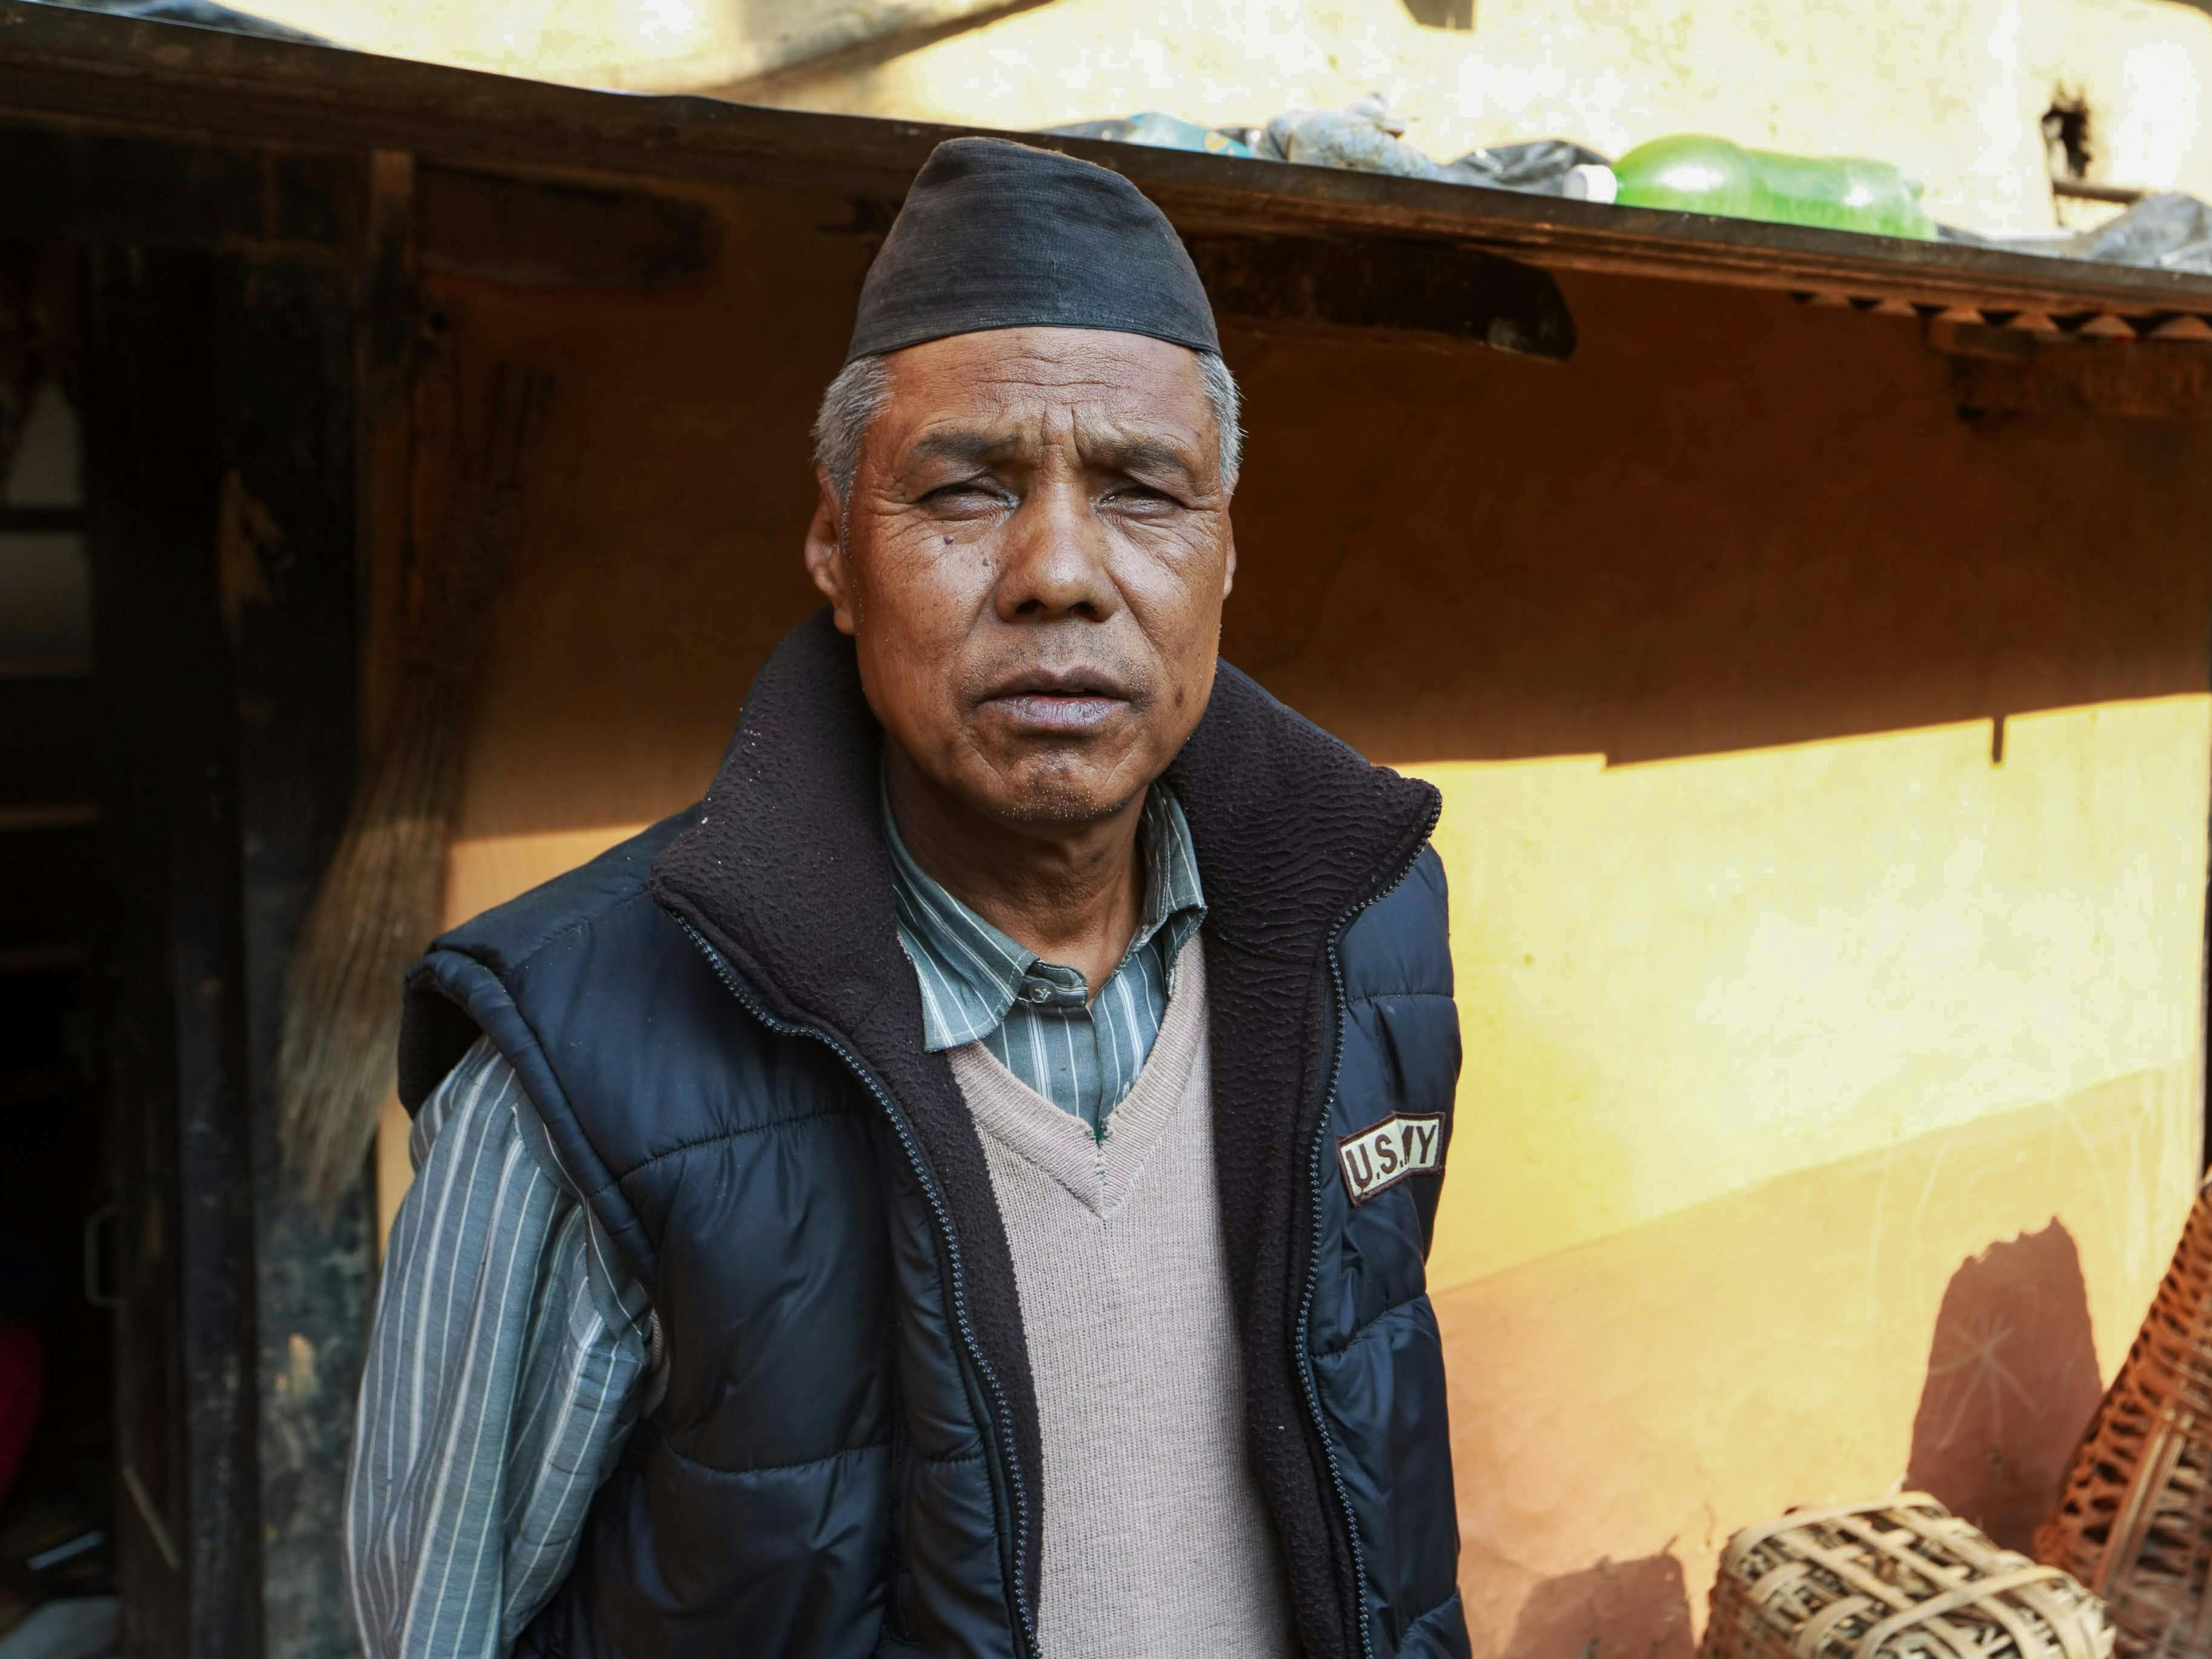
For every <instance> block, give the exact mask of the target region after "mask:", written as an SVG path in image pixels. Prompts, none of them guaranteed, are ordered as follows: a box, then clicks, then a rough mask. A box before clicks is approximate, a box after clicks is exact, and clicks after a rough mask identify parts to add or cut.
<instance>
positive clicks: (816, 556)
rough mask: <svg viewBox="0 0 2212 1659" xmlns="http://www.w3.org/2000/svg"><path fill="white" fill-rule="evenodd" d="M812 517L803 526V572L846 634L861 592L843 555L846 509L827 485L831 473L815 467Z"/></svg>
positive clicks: (858, 603)
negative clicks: (824, 600) (804, 549)
mask: <svg viewBox="0 0 2212 1659" xmlns="http://www.w3.org/2000/svg"><path fill="white" fill-rule="evenodd" d="M814 488H815V500H814V519H813V521H812V522H811V523H810V524H809V525H808V526H807V527H806V574H807V575H809V576H812V577H813V578H814V585H815V586H816V587H817V588H819V589H821V590H822V596H823V598H824V599H826V600H828V601H829V614H830V619H831V620H832V621H833V622H835V623H836V625H837V631H838V632H839V633H841V634H849V633H851V632H852V631H853V625H854V619H855V618H856V617H857V616H858V615H859V614H860V595H858V594H856V593H855V592H854V590H853V579H852V578H853V572H852V567H851V566H850V565H849V564H848V563H847V561H846V558H845V534H844V524H845V508H844V503H842V502H840V501H839V500H838V499H837V492H836V491H835V490H833V489H831V488H830V487H829V473H825V472H823V470H822V468H820V467H816V468H815V469H814Z"/></svg>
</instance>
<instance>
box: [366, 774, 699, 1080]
mask: <svg viewBox="0 0 2212 1659" xmlns="http://www.w3.org/2000/svg"><path fill="white" fill-rule="evenodd" d="M694 816H696V810H695V809H692V808H686V809H685V810H684V811H683V812H680V813H678V814H676V815H675V816H673V817H671V818H668V819H665V820H662V821H661V822H659V823H658V824H655V825H653V826H651V827H650V828H648V829H647V830H644V831H642V832H641V833H638V834H636V835H634V836H631V837H629V839H626V840H623V841H621V842H618V843H617V845H614V846H611V847H610V848H608V849H607V850H606V851H605V852H603V853H601V854H599V857H596V858H593V859H592V860H590V861H589V862H588V863H583V864H580V865H578V866H577V867H576V868H575V869H571V870H568V871H565V872H563V873H562V875H556V876H555V877H554V878H553V879H552V880H551V881H546V882H544V883H542V884H540V885H539V886H538V887H532V888H531V889H530V890H529V891H528V892H527V893H524V894H519V895H517V896H516V897H514V898H513V899H510V900H507V902H506V903H505V904H503V905H496V906H493V907H492V908H491V909H489V910H487V911H484V912H482V913H481V914H479V915H477V916H473V917H471V918H469V919H468V920H467V921H465V922H464V923H462V924H460V925H459V927H456V928H453V929H451V930H448V931H447V932H445V933H443V934H441V935H440V936H439V937H437V938H436V939H435V940H433V941H432V942H431V944H430V948H429V949H428V951H426V952H425V953H424V954H423V955H422V957H421V958H420V959H419V960H418V961H416V963H415V965H414V966H413V967H410V969H409V970H408V971H407V985H406V999H405V1004H404V1015H403V1017H402V1020H401V1023H400V1034H399V1095H400V1099H401V1100H402V1101H404V1102H405V1104H406V1106H407V1107H408V1109H409V1110H410V1112H411V1111H413V1110H415V1109H416V1107H418V1106H419V1105H420V1104H421V1102H422V1100H423V1099H424V1098H425V1097H426V1096H427V1095H428V1093H429V1091H430V1089H433V1088H434V1087H435V1086H436V1084H437V1083H438V1081H439V1079H441V1077H444V1076H445V1075H446V1073H447V1071H448V1070H450V1069H451V1068H452V1067H453V1064H454V1063H455V1062H456V1061H458V1060H459V1058H460V1057H461V1055H462V1054H463V1053H464V1052H466V1050H467V1048H468V1046H469V1045H470V1044H471V1043H472V1042H474V1041H475V1040H476V1039H477V1035H478V1034H485V1035H489V1036H490V1037H492V1038H493V1039H494V1040H495V1042H497V1043H498V1044H499V1046H500V1047H501V1050H502V1051H503V1052H507V1053H508V1054H509V1056H510V1058H512V1056H513V1051H514V1046H515V1043H514V1039H515V1037H516V1036H517V1035H518V1034H519V1033H520V1031H521V1030H522V1029H523V1028H527V1027H529V1026H531V1025H532V1021H531V1020H530V1019H529V1018H528V1017H526V1016H523V1015H522V1013H521V1010H520V1008H519V1006H518V1004H521V1003H532V1002H535V1001H538V1000H544V1001H546V1002H548V1003H549V1004H550V1005H555V1006H558V1005H562V1004H571V1005H573V1004H574V1003H575V1001H576V998H577V995H578V993H579V992H580V991H585V990H586V989H587V990H588V991H589V992H590V993H591V996H590V1001H591V1004H592V1007H593V1009H595V1010H596V1011H597V1012H598V1013H599V1015H600V1016H603V1017H609V1018H619V1009H617V1006H616V1004H617V1003H619V1002H620V1001H621V1000H622V999H623V997H625V996H626V995H629V994H630V993H632V992H633V991H644V990H646V989H647V988H649V987H650V986H651V985H653V982H654V981H655V980H657V979H661V978H663V977H665V973H666V971H667V970H668V968H669V967H671V959H674V960H677V961H685V962H687V963H696V957H695V956H693V955H691V953H690V946H689V942H688V941H686V940H685V939H684V936H683V934H682V932H681V930H678V927H677V925H676V924H675V923H674V922H673V921H671V919H670V918H668V917H667V916H666V915H665V914H664V913H663V912H661V911H660V909H659V906H656V905H654V903H653V898H652V894H651V892H650V891H649V889H648V886H647V883H648V881H649V880H650V877H651V875H652V870H653V859H654V858H655V857H658V856H659V852H660V850H661V849H662V848H663V847H665V846H666V845H668V843H669V842H670V841H671V840H673V839H675V838H676V837H677V836H678V834H680V833H682V832H683V830H684V827H685V826H686V825H687V824H689V823H690V820H692V818H693V817H694ZM656 970H659V971H656ZM533 991H536V992H537V993H539V994H538V995H533ZM517 1018H520V1019H521V1021H522V1024H521V1026H520V1027H515V1028H513V1030H510V1029H509V1028H510V1026H511V1025H512V1024H513V1022H514V1021H515V1020H516V1019H517Z"/></svg>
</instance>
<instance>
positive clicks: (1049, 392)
mask: <svg viewBox="0 0 2212 1659" xmlns="http://www.w3.org/2000/svg"><path fill="white" fill-rule="evenodd" d="M884 363H885V366H886V368H887V369H889V371H890V398H889V401H888V402H887V404H886V406H885V407H884V414H883V418H881V420H880V421H879V423H878V424H879V425H880V426H881V427H882V428H883V429H884V430H883V436H884V437H885V438H886V439H888V440H889V441H890V442H891V443H893V444H894V445H895V446H896V447H897V448H901V449H905V448H909V447H911V446H913V445H915V444H917V443H921V442H927V441H928V440H929V439H930V438H931V437H932V436H933V435H942V434H944V433H946V432H950V431H961V432H969V433H976V434H986V433H987V434H996V435H998V436H1000V438H1001V439H1002V440H1003V441H1004V442H1006V444H1008V445H1009V446H1014V447H1019V448H1029V447H1032V446H1041V445H1044V444H1048V443H1049V442H1054V441H1055V440H1056V439H1057V440H1064V439H1066V438H1069V437H1073V436H1079V435H1093V436H1118V437H1125V438H1127V437H1149V438H1152V439H1155V440H1158V441H1159V442H1169V443H1180V444H1188V445H1190V446H1192V447H1198V446H1202V445H1204V444H1206V443H1209V442H1212V436H1213V435H1212V407H1211V406H1210V405H1209V404H1208V402H1207V400H1206V382H1205V379H1204V376H1203V375H1202V374H1201V373H1200V368H1199V361H1198V356H1197V354H1196V353H1195V352H1194V351H1191V350H1190V349H1189V348H1188V347H1187V346H1182V345H1173V344H1170V342H1168V341H1165V340H1158V339H1151V338H1149V337H1147V336H1146V335H1141V334H1124V333H1114V332H1107V331H1105V330H1101V329H1082V328H1003V329H994V330H990V331H987V332H979V333H971V334H957V335H953V336H951V337H949V338H947V339H939V340H931V341H929V342H927V344H925V345H915V346H909V347H908V348H907V349H906V350H904V351H896V352H893V353H892V354H891V355H890V357H886V358H885V359H884Z"/></svg>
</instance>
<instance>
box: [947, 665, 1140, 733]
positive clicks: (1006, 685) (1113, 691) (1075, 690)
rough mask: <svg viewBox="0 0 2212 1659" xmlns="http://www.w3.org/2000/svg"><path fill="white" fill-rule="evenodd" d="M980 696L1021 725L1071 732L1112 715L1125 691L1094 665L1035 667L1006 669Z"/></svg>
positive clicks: (1123, 701) (1120, 708)
mask: <svg viewBox="0 0 2212 1659" xmlns="http://www.w3.org/2000/svg"><path fill="white" fill-rule="evenodd" d="M983 702H984V705H985V706H986V707H987V708H989V709H991V710H993V711H995V712H996V713H998V714H999V715H1000V717H1002V718H1005V719H1006V720H1009V721H1011V722H1012V723H1013V724H1014V725H1015V726H1016V727H1018V728H1019V729H1024V730H1027V731H1032V732H1038V733H1047V732H1067V733H1074V732H1084V731H1089V730H1091V729H1094V728H1096V727H1097V726H1100V725H1102V724H1103V723H1105V722H1107V721H1109V720H1110V719H1112V718H1113V717H1115V715H1117V714H1119V713H1121V711H1123V710H1124V709H1126V708H1127V707H1128V706H1129V703H1130V697H1129V692H1128V691H1127V688H1126V687H1125V686H1123V685H1122V684H1121V681H1120V680H1117V679H1115V677H1114V676H1113V675H1111V674H1104V673H1102V672H1100V671H1099V670H1097V669H1094V668H1064V669H1046V668H1038V669H1028V670H1024V672H1022V673H1020V674H1009V675H1008V676H1007V677H1006V679H1005V680H1001V681H1000V683H999V684H998V685H997V686H994V687H993V688H992V689H991V691H990V692H988V693H987V694H986V695H985V697H984V698H983Z"/></svg>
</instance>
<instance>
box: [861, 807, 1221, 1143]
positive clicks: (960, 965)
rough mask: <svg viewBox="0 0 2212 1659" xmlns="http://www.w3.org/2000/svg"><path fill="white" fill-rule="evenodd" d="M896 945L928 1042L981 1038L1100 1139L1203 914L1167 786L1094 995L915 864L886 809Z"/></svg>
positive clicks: (952, 1044) (1143, 829)
mask: <svg viewBox="0 0 2212 1659" xmlns="http://www.w3.org/2000/svg"><path fill="white" fill-rule="evenodd" d="M884 839H886V840H887V841H889V842H890V850H891V891H892V894H893V895H894V896H895V897H896V899H897V900H898V914H899V943H900V945H901V946H902V948H904V949H905V951H906V954H907V957H908V960H909V961H912V962H913V964H914V969H915V977H916V978H917V979H920V980H921V1030H922V1046H923V1047H925V1048H927V1049H929V1050H931V1051H932V1052H935V1051H937V1050H939V1049H946V1048H958V1047H960V1046H963V1044H967V1043H974V1042H980V1043H981V1044H982V1045H983V1046H984V1047H986V1048H987V1049H989V1050H990V1051H991V1052H992V1053H994V1054H995V1055H996V1056H998V1058H999V1059H1000V1062H1001V1063H1002V1064H1005V1066H1006V1070H1009V1071H1011V1072H1012V1073H1013V1074H1014V1076H1016V1077H1019V1078H1020V1079H1021V1080H1022V1081H1023V1082H1024V1083H1027V1084H1028V1085H1029V1086H1030V1088H1032V1089H1036V1092H1037V1093H1038V1094H1040V1095H1043V1096H1044V1097H1045V1098H1046V1099H1047V1100H1048V1101H1051V1102H1052V1103H1053V1104H1054V1105H1055V1106H1057V1107H1060V1108H1061V1109H1062V1110H1063V1111H1067V1112H1073V1113H1074V1114H1075V1115H1076V1116H1077V1117H1079V1118H1080V1119H1083V1121H1084V1122H1085V1123H1086V1124H1088V1125H1091V1133H1092V1134H1094V1135H1103V1134H1104V1133H1105V1130H1106V1115H1107V1113H1109V1112H1111V1111H1112V1110H1113V1109H1114V1107H1115V1104H1116V1103H1117V1102H1118V1101H1120V1100H1121V1097H1122V1096H1123V1095H1127V1093H1128V1092H1129V1089H1130V1085H1132V1084H1133V1083H1135V1082H1136V1081H1137V1073H1138V1072H1139V1070H1142V1069H1143V1066H1144V1064H1145V1057H1146V1055H1147V1054H1149V1053H1151V1052H1152V1040H1153V1039H1154V1038H1155V1037H1157V1036H1158V1035H1159V1032H1160V1021H1161V1020H1162V1019H1163V1018H1164V1016H1165V1015H1166V1013H1167V1006H1168V997H1169V995H1170V993H1171V992H1172V991H1174V989H1175V963H1176V957H1177V956H1178V955H1181V954H1182V948H1183V945H1184V943H1185V942H1186V941H1188V939H1189V937H1190V936H1191V935H1192V934H1194V933H1195V932H1197V931H1198V928H1199V924H1200V923H1202V922H1203V921H1205V919H1206V897H1205V894H1204V891H1203V890H1202V889H1201V888H1200V885H1199V880H1198V858H1197V855H1196V854H1195V853H1194V851H1192V849H1191V845H1190V826H1189V825H1188V823H1186V822H1185V821H1184V820H1183V815H1182V806H1181V805H1180V804H1178V803H1177V802H1176V798H1175V796H1172V795H1170V794H1169V793H1168V792H1167V790H1164V789H1156V790H1152V792H1151V793H1150V794H1148V795H1147V796H1146V797H1145V812H1144V817H1143V819H1142V820H1141V821H1140V822H1139V826H1138V829H1137V847H1138V852H1139V857H1142V858H1143V859H1144V860H1145V866H1146V879H1145V907H1144V911H1143V912H1142V913H1141V915H1140V916H1139V919H1138V923H1137V931H1136V934H1135V936H1133V938H1131V940H1130V941H1129V945H1128V948H1127V950H1125V951H1124V952H1123V953H1122V955H1121V961H1120V962H1119V963H1118V964H1117V965H1116V966H1115V969H1114V972H1113V973H1112V974H1111V975H1109V977H1108V979H1107V980H1106V983H1105V984H1104V985H1103V986H1102V987H1100V989H1099V992H1098V995H1097V997H1095V998H1094V997H1092V996H1091V983H1090V981H1089V980H1087V979H1085V978H1084V976H1083V973H1082V970H1081V969H1079V968H1073V967H1062V966H1061V965H1060V964H1059V963H1056V962H1048V961H1044V960H1043V959H1042V958H1041V957H1040V956H1038V955H1037V954H1036V952H1035V951H1033V950H1031V949H1030V948H1028V947H1027V946H1026V945H1024V944H1021V943H1019V942H1017V941H1015V940H1013V939H1011V938H1009V937H1007V936H1006V934H1004V933H1002V932H1000V930H998V929H997V928H995V927H994V926H992V925H991V924H990V923H988V922H987V921H985V920H984V919H983V918H981V916H978V915H977V914H976V913H975V912H974V911H972V910H970V909H969V907H968V906H965V905H963V904H962V903H961V902H960V900H957V899H956V898H954V897H953V896H952V895H951V894H949V893H947V892H946V891H945V889H944V888H943V887H940V886H939V885H938V883H937V882H936V881H933V880H932V879H931V877H930V875H929V874H928V872H927V871H926V870H924V869H922V867H921V865H920V864H917V863H915V861H914V856H913V855H912V854H911V853H909V852H908V851H907V850H906V843H905V842H904V841H902V840H901V839H899V833H898V826H897V825H896V824H895V823H893V822H892V821H891V814H890V803H889V802H885V804H884Z"/></svg>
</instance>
